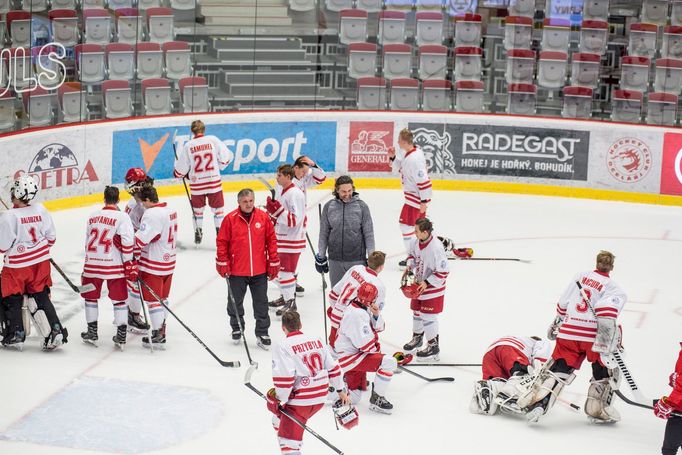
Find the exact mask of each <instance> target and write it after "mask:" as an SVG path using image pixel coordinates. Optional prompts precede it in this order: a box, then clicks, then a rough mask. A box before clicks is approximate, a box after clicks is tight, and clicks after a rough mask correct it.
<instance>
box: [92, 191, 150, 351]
mask: <svg viewBox="0 0 682 455" xmlns="http://www.w3.org/2000/svg"><path fill="white" fill-rule="evenodd" d="M118 203H119V191H118V188H116V187H113V186H107V187H106V188H105V189H104V207H102V208H101V209H98V210H97V211H95V212H93V213H92V214H91V215H90V217H89V218H88V224H87V228H86V239H85V264H84V266H83V275H82V282H83V284H84V285H85V284H89V283H91V284H93V285H94V286H95V290H94V291H91V292H87V293H85V294H83V299H85V320H86V322H87V324H88V329H87V331H86V332H82V333H81V338H82V339H83V341H84V342H86V343H92V344H96V342H97V340H98V338H99V337H98V333H97V328H98V327H97V319H98V314H99V306H98V301H99V298H100V295H101V294H102V287H103V286H104V284H105V283H106V285H107V289H108V291H109V292H108V295H109V299H111V302H112V303H113V305H114V324H115V325H116V335H115V336H114V337H113V341H114V345H115V346H117V347H119V348H121V347H122V346H123V345H124V344H125V342H126V331H127V328H128V326H127V322H128V308H127V305H126V299H127V298H128V291H127V286H126V280H128V281H132V282H135V281H137V274H138V272H137V263H136V262H135V260H134V259H133V245H134V243H135V234H134V232H133V223H132V221H131V220H130V216H128V214H126V213H125V212H121V211H120V210H119V209H118Z"/></svg>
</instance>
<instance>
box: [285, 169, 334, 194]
mask: <svg viewBox="0 0 682 455" xmlns="http://www.w3.org/2000/svg"><path fill="white" fill-rule="evenodd" d="M326 179H327V173H326V172H324V169H322V168H321V167H319V166H317V167H312V166H311V167H310V170H309V171H308V173H307V174H306V175H304V176H303V178H302V179H297V178H296V177H294V179H293V180H292V182H293V183H294V185H296V186H297V187H298V189H300V190H301V191H302V192H303V196H305V200H306V203H307V202H308V189H309V188H312V187H314V186H317V185H320V184H322V183H323V182H324V181H325V180H326ZM281 195H282V186H281V185H279V184H276V185H275V198H276V199H279V197H280V196H281Z"/></svg>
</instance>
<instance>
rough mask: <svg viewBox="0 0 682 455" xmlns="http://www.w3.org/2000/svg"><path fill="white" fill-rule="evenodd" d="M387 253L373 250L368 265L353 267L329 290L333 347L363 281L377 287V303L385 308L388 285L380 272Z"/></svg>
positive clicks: (330, 339)
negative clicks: (385, 284)
mask: <svg viewBox="0 0 682 455" xmlns="http://www.w3.org/2000/svg"><path fill="white" fill-rule="evenodd" d="M385 261H386V253H383V252H381V251H373V252H372V253H371V254H370V255H369V257H368V258H367V265H366V266H365V265H355V266H353V267H351V268H350V269H349V270H348V271H347V272H346V273H345V274H344V275H343V278H341V280H340V281H339V282H338V283H336V285H335V286H334V287H333V288H332V290H331V291H330V292H329V308H327V316H329V320H330V322H331V331H330V332H329V345H330V346H331V347H332V348H333V347H334V343H335V342H336V337H337V333H338V329H339V324H341V319H343V313H344V312H345V311H346V308H348V306H349V305H350V304H351V302H352V301H353V299H355V297H357V295H358V289H359V288H360V285H362V283H372V284H373V285H374V286H376V288H377V292H378V294H377V300H376V304H377V306H378V307H379V309H380V310H383V309H384V303H385V300H386V286H384V283H383V282H382V281H381V279H380V278H379V274H380V273H381V272H382V271H383V270H384V262H385Z"/></svg>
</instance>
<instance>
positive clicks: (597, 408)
mask: <svg viewBox="0 0 682 455" xmlns="http://www.w3.org/2000/svg"><path fill="white" fill-rule="evenodd" d="M600 366H601V365H600ZM602 368H603V367H602ZM595 373H596V372H595ZM607 373H608V377H605V378H604V377H602V378H600V377H598V376H597V375H596V374H595V375H594V376H593V377H592V379H590V388H589V389H588V391H587V400H585V414H587V415H588V416H590V417H592V418H594V419H595V421H598V422H605V423H615V422H618V421H620V413H619V412H618V410H616V409H615V408H614V407H613V406H612V401H613V394H614V392H615V391H616V390H617V389H618V386H619V385H620V372H619V371H618V370H607Z"/></svg>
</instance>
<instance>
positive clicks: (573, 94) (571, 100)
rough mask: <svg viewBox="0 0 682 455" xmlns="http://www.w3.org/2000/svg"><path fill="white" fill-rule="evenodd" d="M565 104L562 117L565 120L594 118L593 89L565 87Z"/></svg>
mask: <svg viewBox="0 0 682 455" xmlns="http://www.w3.org/2000/svg"><path fill="white" fill-rule="evenodd" d="M563 93H564V104H563V108H562V110H561V116H562V117H564V118H582V119H589V118H590V117H592V89H591V88H588V87H576V86H569V87H564V89H563Z"/></svg>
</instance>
